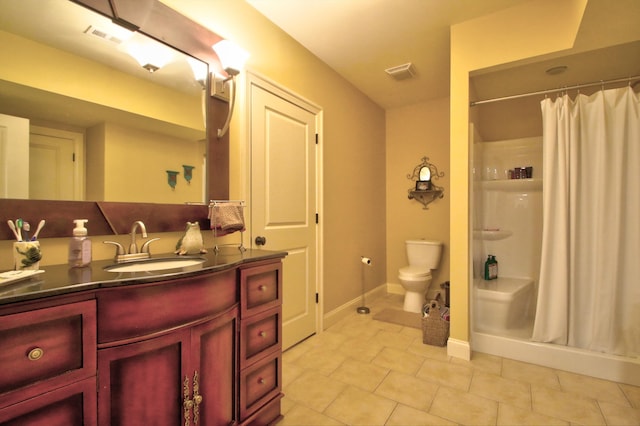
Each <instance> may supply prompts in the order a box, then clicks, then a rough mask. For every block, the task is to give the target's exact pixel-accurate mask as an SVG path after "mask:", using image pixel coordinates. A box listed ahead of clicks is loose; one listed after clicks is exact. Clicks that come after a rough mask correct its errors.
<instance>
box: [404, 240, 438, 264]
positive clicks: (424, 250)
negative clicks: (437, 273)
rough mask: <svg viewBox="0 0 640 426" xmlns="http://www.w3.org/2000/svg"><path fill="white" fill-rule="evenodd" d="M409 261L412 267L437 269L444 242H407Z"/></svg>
mask: <svg viewBox="0 0 640 426" xmlns="http://www.w3.org/2000/svg"><path fill="white" fill-rule="evenodd" d="M405 244H406V247H407V259H408V260H409V265H410V266H424V267H426V268H429V269H436V268H437V267H438V263H439V262H440V255H441V254H442V242H440V241H429V240H407V241H405Z"/></svg>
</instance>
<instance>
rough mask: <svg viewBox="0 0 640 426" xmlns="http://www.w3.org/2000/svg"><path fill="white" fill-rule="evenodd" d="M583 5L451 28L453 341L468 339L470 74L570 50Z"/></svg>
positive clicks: (550, 5)
mask: <svg viewBox="0 0 640 426" xmlns="http://www.w3.org/2000/svg"><path fill="white" fill-rule="evenodd" d="M586 2H587V0H566V1H561V2H559V1H555V0H540V1H536V2H528V3H524V4H521V5H518V6H514V7H512V8H510V9H506V10H504V11H501V12H498V13H495V14H492V15H487V16H484V17H481V18H478V19H475V20H472V21H467V22H463V23H461V24H458V25H454V26H453V27H452V28H451V93H450V95H451V107H450V109H451V123H450V129H451V130H450V131H451V176H452V178H451V211H452V212H455V214H452V215H451V224H450V225H451V226H450V243H451V259H452V262H451V305H452V315H451V338H452V339H455V340H458V341H463V342H468V341H469V335H470V334H469V282H470V274H471V272H470V258H469V248H470V242H469V235H470V229H469V73H470V72H472V71H474V70H478V69H482V68H487V67H491V66H494V65H499V64H504V63H508V62H513V61H517V60H521V59H524V58H529V57H534V56H538V55H542V54H546V53H550V52H555V51H560V50H563V49H568V48H570V47H571V46H572V44H573V42H574V40H575V36H576V34H577V31H578V27H579V25H580V21H581V19H582V15H583V13H584V9H585V7H586ZM551 29H552V30H551Z"/></svg>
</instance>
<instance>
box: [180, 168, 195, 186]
mask: <svg viewBox="0 0 640 426" xmlns="http://www.w3.org/2000/svg"><path fill="white" fill-rule="evenodd" d="M182 168H183V169H184V178H185V180H186V181H187V184H188V185H191V178H192V177H193V169H195V166H187V165H185V164H183V165H182Z"/></svg>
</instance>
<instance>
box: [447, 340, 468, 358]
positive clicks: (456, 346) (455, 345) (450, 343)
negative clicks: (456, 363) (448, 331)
mask: <svg viewBox="0 0 640 426" xmlns="http://www.w3.org/2000/svg"><path fill="white" fill-rule="evenodd" d="M447 355H449V356H451V357H454V358H460V359H463V360H465V361H470V360H471V345H470V344H469V342H465V341H464V340H458V339H452V338H451V337H449V339H448V340H447Z"/></svg>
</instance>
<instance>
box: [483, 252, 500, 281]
mask: <svg viewBox="0 0 640 426" xmlns="http://www.w3.org/2000/svg"><path fill="white" fill-rule="evenodd" d="M496 278H498V261H497V260H496V257H495V256H494V255H492V254H490V255H488V256H487V261H486V262H484V279H485V280H495V279H496Z"/></svg>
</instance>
